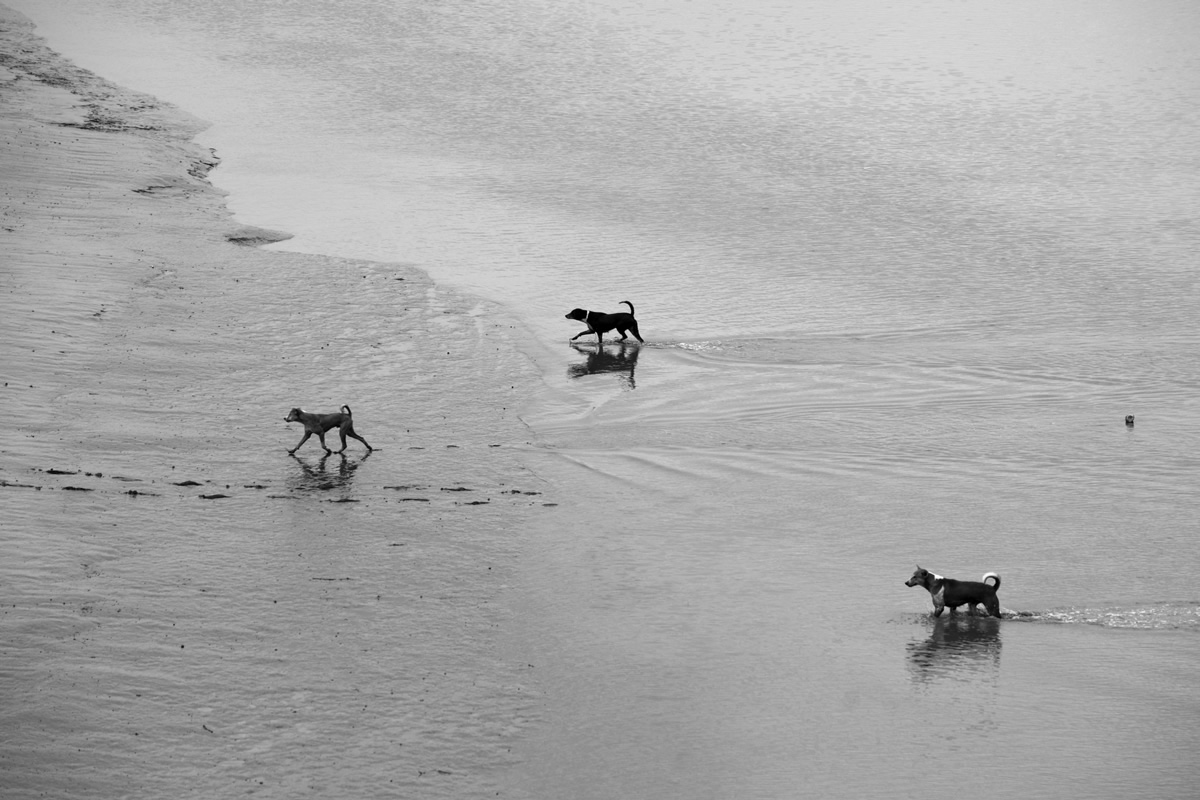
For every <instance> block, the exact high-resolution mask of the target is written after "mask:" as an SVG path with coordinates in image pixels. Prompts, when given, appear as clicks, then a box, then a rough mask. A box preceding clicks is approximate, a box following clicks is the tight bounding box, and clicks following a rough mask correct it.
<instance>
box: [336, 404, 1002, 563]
mask: <svg viewBox="0 0 1200 800" xmlns="http://www.w3.org/2000/svg"><path fill="white" fill-rule="evenodd" d="M342 411H345V412H346V416H347V417H353V416H354V415H353V414H351V413H350V406H342ZM999 577H1000V576H998V575H997V576H996V578H997V580H999ZM996 585H997V586H999V585H1000V584H996Z"/></svg>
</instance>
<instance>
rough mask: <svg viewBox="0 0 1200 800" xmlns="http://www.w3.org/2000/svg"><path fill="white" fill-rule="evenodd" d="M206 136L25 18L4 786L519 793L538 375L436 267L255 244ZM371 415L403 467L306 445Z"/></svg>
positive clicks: (3, 100) (0, 216)
mask: <svg viewBox="0 0 1200 800" xmlns="http://www.w3.org/2000/svg"><path fill="white" fill-rule="evenodd" d="M201 127H202V124H201V123H200V121H198V120H196V119H194V118H192V117H189V116H188V115H187V114H185V113H183V112H181V111H179V110H178V109H175V108H172V107H170V106H168V105H165V104H163V103H160V102H158V101H157V100H155V99H154V98H150V97H146V96H143V95H140V94H137V93H134V92H130V91H127V90H124V89H121V88H120V87H117V86H114V85H112V84H110V83H108V82H106V81H104V80H103V79H101V78H98V77H97V76H95V75H92V74H90V73H88V72H86V71H84V70H80V69H78V68H76V67H74V66H73V65H71V64H70V63H69V62H67V61H65V60H63V59H62V58H60V57H59V56H57V55H56V54H55V53H53V52H52V51H50V50H48V49H47V48H46V47H45V46H44V44H43V43H42V41H41V40H40V39H38V38H37V37H36V36H35V35H34V33H33V30H32V28H31V26H30V25H29V24H28V22H27V21H26V20H24V18H23V17H21V16H20V15H17V14H15V13H14V12H11V11H10V10H8V9H6V8H4V7H3V6H0V155H2V159H3V160H2V163H3V169H0V258H2V260H3V263H2V265H0V342H2V345H0V346H2V347H3V356H4V357H3V359H0V372H2V374H0V391H2V392H3V394H2V397H3V407H4V409H5V412H6V414H7V415H8V420H7V421H8V423H9V424H8V426H7V428H8V431H9V433H8V435H6V437H5V439H4V443H3V444H2V445H0V499H2V501H3V503H4V509H5V525H4V528H3V532H2V533H0V547H2V548H3V550H4V557H3V560H2V561H0V605H2V609H0V625H2V626H3V628H4V630H5V638H4V644H3V646H2V647H0V694H3V696H4V697H5V698H7V699H6V700H5V701H4V702H3V703H0V728H2V729H4V730H6V731H9V732H14V731H17V732H19V734H18V735H17V736H16V737H15V738H9V739H8V740H7V741H6V743H0V769H2V770H3V773H4V778H3V782H4V784H5V788H6V790H7V791H11V792H13V793H14V796H18V795H19V796H29V797H34V796H50V797H68V796H71V797H82V796H90V797H114V796H127V797H162V796H174V797H187V796H194V797H204V796H207V797H213V796H223V795H228V794H230V793H232V792H235V791H238V792H241V791H246V790H249V789H264V788H266V789H267V790H270V788H271V787H274V789H276V790H282V791H284V792H288V793H290V796H301V795H302V794H305V793H311V792H312V791H317V792H324V793H327V794H328V793H332V794H340V793H345V792H348V793H350V794H358V795H360V796H369V795H378V794H379V793H380V792H382V791H388V792H391V791H406V792H408V793H410V794H413V796H424V797H434V796H446V797H466V796H475V795H479V796H482V795H484V794H487V795H488V796H491V795H492V794H494V788H495V786H494V784H495V780H496V775H497V774H498V773H497V771H498V770H503V769H505V768H507V766H509V765H510V764H511V762H512V756H511V754H510V753H511V749H512V743H513V739H514V737H516V736H518V735H519V734H520V732H521V731H522V730H523V729H524V727H525V726H526V725H527V724H528V723H529V721H530V720H532V719H533V718H534V717H535V716H536V713H537V712H536V709H535V708H534V706H533V705H532V697H533V696H534V694H535V693H534V692H533V691H531V689H530V684H529V681H530V674H531V673H530V669H529V665H528V664H527V663H525V662H524V661H522V660H521V659H520V658H519V657H516V656H509V655H506V654H505V652H504V647H503V638H504V632H505V631H506V630H507V628H508V625H509V622H508V620H509V619H510V618H511V616H510V615H511V613H512V612H511V608H510V607H509V605H508V603H507V602H505V601H504V597H505V596H506V589H505V587H506V585H507V583H508V582H509V581H511V573H512V570H513V568H514V564H515V563H516V559H517V558H518V554H519V548H520V540H519V537H518V536H517V533H518V532H519V529H520V527H521V525H522V520H523V519H525V518H527V516H528V515H530V514H552V513H555V512H554V503H553V502H552V499H551V497H550V496H548V494H547V493H546V491H545V487H544V485H543V484H542V482H541V481H539V480H538V479H537V478H536V476H534V475H532V474H530V473H529V472H528V471H527V470H526V469H524V468H523V467H522V466H521V463H520V461H519V459H518V458H517V456H516V452H517V451H518V450H519V449H520V448H523V447H526V446H527V439H528V432H527V431H526V429H525V427H524V425H523V424H521V422H520V420H519V418H518V416H517V408H518V407H519V406H520V404H521V403H522V402H523V398H524V397H525V391H526V390H525V388H523V387H524V386H525V381H526V380H527V379H529V378H530V377H531V374H532V372H531V368H530V367H529V365H528V364H525V363H524V361H523V360H522V358H521V357H519V356H517V355H514V352H515V351H514V348H513V347H512V342H511V341H510V337H511V336H512V331H511V324H510V323H508V322H506V321H504V320H503V319H502V318H501V317H500V316H499V315H498V314H497V313H496V310H495V308H494V307H492V306H489V305H487V304H485V303H481V302H480V301H478V300H476V299H473V298H468V297H464V296H461V295H457V294H454V293H452V292H447V291H445V290H443V289H441V288H440V287H437V286H435V285H434V284H433V283H432V282H431V281H430V280H429V279H428V277H427V276H426V275H425V274H424V273H423V272H421V271H420V270H418V269H415V268H413V267H409V266H403V265H396V264H376V263H367V262H357V261H350V260H345V259H330V258H323V257H318V256H306V255H296V254H290V253H275V252H268V251H263V250H261V249H259V248H257V247H255V246H254V245H258V244H262V243H264V242H270V241H277V240H279V239H280V238H283V237H284V236H285V234H280V233H276V232H272V231H264V230H259V229H256V228H247V227H246V226H244V225H241V224H239V223H237V222H235V221H234V220H233V219H232V218H231V216H230V215H229V213H228V211H227V210H226V208H225V206H224V205H223V196H222V194H221V192H219V191H218V190H216V189H214V188H213V187H212V185H211V184H210V183H209V182H208V180H207V176H208V173H209V172H210V170H212V169H213V168H214V166H215V165H217V164H218V158H217V155H216V154H214V153H212V152H210V151H208V150H207V149H205V148H203V147H201V146H199V145H197V144H196V143H195V142H193V141H192V136H193V135H194V134H195V133H196V132H197V131H198V130H200V129H201ZM342 403H348V404H349V405H351V406H352V407H353V409H354V417H355V428H356V429H357V430H358V431H359V432H360V433H361V434H362V435H364V436H365V437H366V438H367V439H368V441H370V442H371V444H372V445H373V446H374V447H376V448H377V449H376V451H375V452H373V453H370V454H367V453H366V451H365V449H364V448H362V447H361V446H360V445H359V443H357V442H354V441H351V442H350V448H349V450H348V452H347V454H346V457H345V458H342V457H340V456H332V457H328V458H325V457H322V456H323V454H322V453H321V452H320V449H319V447H317V446H316V444H315V439H314V440H313V441H311V442H310V443H308V444H307V445H306V448H305V449H302V450H301V451H300V452H299V453H298V454H297V455H296V457H294V458H293V457H289V456H288V455H287V454H286V451H287V449H289V448H292V447H294V446H295V444H296V442H297V441H298V440H299V438H300V435H301V430H300V429H299V427H297V426H295V425H290V426H289V425H286V424H285V423H284V416H285V415H286V414H287V411H288V409H290V408H291V407H293V406H301V407H304V408H306V409H307V410H312V411H333V410H336V409H337V407H338V406H340V405H341V404H342ZM333 441H336V436H335V438H334V440H333Z"/></svg>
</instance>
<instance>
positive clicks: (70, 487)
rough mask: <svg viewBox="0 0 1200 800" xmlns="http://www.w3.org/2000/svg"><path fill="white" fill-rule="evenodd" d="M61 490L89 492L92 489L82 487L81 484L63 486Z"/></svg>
mask: <svg viewBox="0 0 1200 800" xmlns="http://www.w3.org/2000/svg"><path fill="white" fill-rule="evenodd" d="M63 491H64V492H90V491H92V490H91V489H88V488H86V487H83V486H64V487H63Z"/></svg>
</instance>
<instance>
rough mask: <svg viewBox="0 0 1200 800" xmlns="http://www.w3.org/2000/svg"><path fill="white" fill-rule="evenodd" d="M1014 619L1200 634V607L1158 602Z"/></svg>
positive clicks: (1033, 613) (1048, 612)
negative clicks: (1146, 604)
mask: <svg viewBox="0 0 1200 800" xmlns="http://www.w3.org/2000/svg"><path fill="white" fill-rule="evenodd" d="M1017 619H1021V620H1027V621H1030V622H1058V623H1063V624H1070V623H1084V624H1087V625H1100V626H1102V627H1106V628H1140V629H1143V630H1195V631H1200V605H1197V604H1195V603H1159V604H1156V605H1150V606H1137V607H1135V608H1103V609H1097V608H1067V609H1059V610H1055V611H1041V612H1037V611H1035V612H1025V613H1022V614H1020V615H1019V616H1018V617H1017Z"/></svg>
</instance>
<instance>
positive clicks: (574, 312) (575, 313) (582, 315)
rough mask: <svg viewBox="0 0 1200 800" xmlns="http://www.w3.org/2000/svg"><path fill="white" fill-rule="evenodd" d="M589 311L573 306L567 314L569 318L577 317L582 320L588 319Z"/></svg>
mask: <svg viewBox="0 0 1200 800" xmlns="http://www.w3.org/2000/svg"><path fill="white" fill-rule="evenodd" d="M587 315H588V312H587V311H586V310H584V309H582V308H573V309H571V313H570V314H567V315H566V318H567V319H577V320H579V321H580V322H586V321H587Z"/></svg>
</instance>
